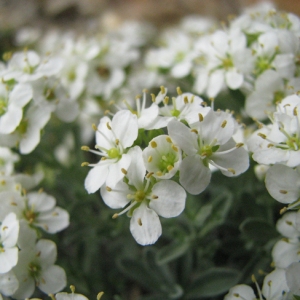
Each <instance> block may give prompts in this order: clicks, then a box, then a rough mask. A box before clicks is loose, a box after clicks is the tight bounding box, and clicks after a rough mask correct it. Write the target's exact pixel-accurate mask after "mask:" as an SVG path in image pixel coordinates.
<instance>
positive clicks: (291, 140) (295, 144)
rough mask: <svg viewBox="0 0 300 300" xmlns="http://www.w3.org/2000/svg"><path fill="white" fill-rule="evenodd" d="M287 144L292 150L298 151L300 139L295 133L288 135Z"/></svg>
mask: <svg viewBox="0 0 300 300" xmlns="http://www.w3.org/2000/svg"><path fill="white" fill-rule="evenodd" d="M286 144H287V145H288V146H289V148H290V149H291V150H295V151H297V150H299V149H300V140H299V138H298V137H297V136H296V135H295V134H293V135H292V136H289V137H288V139H287V141H286Z"/></svg>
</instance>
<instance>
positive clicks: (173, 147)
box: [172, 144, 178, 152]
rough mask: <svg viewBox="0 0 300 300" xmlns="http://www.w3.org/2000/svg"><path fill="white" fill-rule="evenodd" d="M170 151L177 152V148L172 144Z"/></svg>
mask: <svg viewBox="0 0 300 300" xmlns="http://www.w3.org/2000/svg"><path fill="white" fill-rule="evenodd" d="M172 149H173V150H174V151H175V152H178V148H177V147H176V146H175V145H174V144H173V145H172Z"/></svg>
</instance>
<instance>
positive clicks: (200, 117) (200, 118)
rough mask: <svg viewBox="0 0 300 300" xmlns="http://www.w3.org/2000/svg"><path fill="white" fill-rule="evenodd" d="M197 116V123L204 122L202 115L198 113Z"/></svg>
mask: <svg viewBox="0 0 300 300" xmlns="http://www.w3.org/2000/svg"><path fill="white" fill-rule="evenodd" d="M198 116H199V122H202V121H203V120H204V118H203V115H202V114H200V113H199V114H198Z"/></svg>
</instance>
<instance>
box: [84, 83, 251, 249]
mask: <svg viewBox="0 0 300 300" xmlns="http://www.w3.org/2000/svg"><path fill="white" fill-rule="evenodd" d="M177 92H178V96H177V97H173V98H172V104H169V97H168V96H167V89H166V88H165V87H163V86H162V87H161V91H160V92H159V94H158V95H157V96H155V95H153V94H152V104H151V106H150V107H148V108H146V91H144V94H143V103H142V105H141V103H140V99H139V98H137V110H136V111H135V110H134V109H133V108H132V107H129V109H127V110H124V109H122V110H119V111H118V112H117V113H116V114H115V115H114V116H113V118H112V119H110V118H109V117H107V116H105V117H103V118H101V119H100V122H99V125H98V127H96V126H94V129H95V131H96V145H95V149H96V150H91V149H90V148H89V147H87V146H83V147H82V150H86V151H90V152H92V153H95V154H97V155H100V156H101V159H100V161H99V162H97V163H95V164H89V163H83V165H88V166H90V167H92V169H91V170H90V171H89V173H88V175H87V177H86V180H85V188H86V190H87V191H88V192H89V193H93V192H95V191H97V190H98V189H100V192H101V196H102V198H103V201H104V202H105V203H106V204H107V205H108V206H109V207H111V208H115V209H118V208H124V209H123V211H122V212H121V213H119V214H115V215H114V217H117V216H119V215H121V214H123V213H125V212H128V216H130V217H131V221H130V231H131V233H132V235H133V237H134V238H135V240H136V241H137V242H138V243H139V244H141V245H148V244H153V243H155V242H156V240H157V239H158V238H159V236H160V235H161V232H162V229H161V224H160V221H159V218H158V216H161V217H165V218H171V217H176V216H178V215H179V214H180V213H181V212H182V211H183V209H184V207H185V199H186V191H187V192H189V193H191V194H199V193H201V192H202V191H204V190H205V188H206V187H207V186H208V184H209V182H210V179H211V166H213V167H214V168H217V169H219V170H220V171H221V172H222V173H223V174H224V175H225V176H237V175H239V174H241V173H243V172H245V171H246V170H247V168H248V165H249V158H248V152H247V151H246V150H245V149H244V148H243V147H242V146H243V144H241V143H236V142H235V141H234V139H233V138H232V136H233V134H234V133H235V132H236V130H237V128H238V124H237V122H236V121H235V120H234V118H233V117H232V115H231V113H230V112H228V111H226V112H224V111H214V109H213V106H212V107H208V106H207V105H206V103H204V102H203V100H202V99H201V98H199V97H198V96H196V95H193V94H191V93H182V91H181V90H180V88H177ZM154 129H156V130H157V129H160V130H162V129H166V130H167V132H166V133H167V134H165V133H164V132H163V134H156V133H155V131H154ZM156 132H157V131H156ZM155 135H156V136H155ZM153 136H155V137H153ZM149 137H153V138H151V139H150V140H149ZM137 141H139V142H140V143H139V144H138V145H136V142H137ZM143 145H145V146H143ZM178 180H179V183H180V184H178V183H177V181H178Z"/></svg>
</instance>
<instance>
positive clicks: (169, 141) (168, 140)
mask: <svg viewBox="0 0 300 300" xmlns="http://www.w3.org/2000/svg"><path fill="white" fill-rule="evenodd" d="M166 141H167V142H168V143H170V144H172V140H171V138H170V137H169V136H167V137H166Z"/></svg>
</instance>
